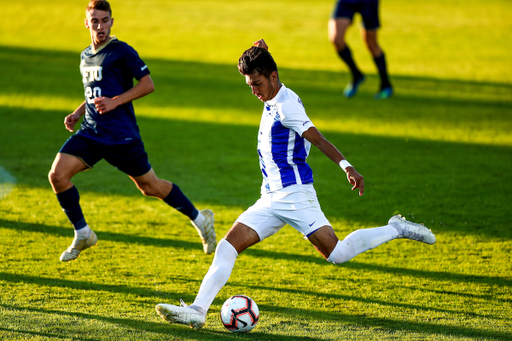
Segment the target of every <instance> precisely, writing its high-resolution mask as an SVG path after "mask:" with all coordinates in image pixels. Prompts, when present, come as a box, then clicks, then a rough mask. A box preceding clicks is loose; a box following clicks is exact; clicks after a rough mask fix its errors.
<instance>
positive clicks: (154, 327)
mask: <svg viewBox="0 0 512 341" xmlns="http://www.w3.org/2000/svg"><path fill="white" fill-rule="evenodd" d="M0 307H1V308H3V309H6V310H15V311H19V312H22V313H27V315H28V316H30V315H31V314H34V313H39V314H45V315H59V316H63V317H73V318H79V319H86V320H96V321H100V322H104V323H111V324H116V325H122V326H125V327H127V328H130V329H135V330H139V331H141V332H151V333H157V334H162V339H169V337H183V338H185V339H187V338H191V337H192V338H193V339H194V340H219V338H222V339H223V340H239V339H240V336H239V335H237V334H234V333H231V332H229V331H227V330H226V331H225V332H217V331H210V330H208V327H205V328H203V329H201V330H199V331H194V330H191V329H189V328H188V327H186V326H180V325H172V326H171V325H169V324H168V323H166V322H163V321H161V322H147V321H141V320H134V319H124V318H115V317H107V316H102V315H95V314H87V313H80V312H65V311H60V310H51V309H42V308H33V307H18V306H11V305H7V304H1V303H0ZM155 316H156V313H155ZM156 318H158V319H160V317H158V316H157V317H156ZM156 318H155V319H156ZM27 320H28V323H30V319H27ZM37 323H38V322H37ZM19 324H23V323H21V321H18V325H19ZM64 326H65V325H64ZM35 327H37V329H41V326H40V325H36V326H35ZM0 330H4V331H7V332H12V333H15V334H22V335H23V334H28V335H37V336H45V337H55V338H66V339H69V333H68V332H67V331H64V332H63V333H62V334H55V333H45V332H34V331H24V330H20V329H19V327H16V328H12V329H9V328H1V327H0ZM91 333H93V332H89V334H91ZM261 337H264V338H265V340H284V341H295V340H297V341H301V340H304V341H307V340H314V339H312V338H309V337H300V336H285V335H272V334H267V333H265V334H263V333H258V332H257V330H256V331H253V332H251V333H249V334H245V335H244V339H247V340H258V339H260V338H261ZM80 339H83V340H90V341H92V340H97V339H95V338H94V337H80Z"/></svg>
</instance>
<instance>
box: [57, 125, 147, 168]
mask: <svg viewBox="0 0 512 341" xmlns="http://www.w3.org/2000/svg"><path fill="white" fill-rule="evenodd" d="M59 153H63V154H69V155H73V156H76V157H77V158H79V159H80V160H82V161H83V162H84V163H85V165H86V166H87V168H92V167H93V166H94V165H95V164H96V163H97V162H98V161H100V160H101V159H105V160H106V161H107V162H108V163H110V164H111V165H112V166H115V167H117V168H118V169H119V170H120V171H122V172H124V173H126V174H128V175H130V176H133V177H137V176H142V175H144V174H146V173H147V172H149V171H150V170H151V165H150V164H149V160H148V154H147V153H146V151H145V150H144V144H143V143H142V141H141V140H138V141H133V142H130V143H127V144H104V143H99V142H97V141H94V140H91V139H89V138H87V137H84V136H81V135H78V134H75V135H72V136H71V137H70V138H69V139H68V140H67V141H66V142H65V143H64V145H63V146H62V148H61V149H60V150H59Z"/></svg>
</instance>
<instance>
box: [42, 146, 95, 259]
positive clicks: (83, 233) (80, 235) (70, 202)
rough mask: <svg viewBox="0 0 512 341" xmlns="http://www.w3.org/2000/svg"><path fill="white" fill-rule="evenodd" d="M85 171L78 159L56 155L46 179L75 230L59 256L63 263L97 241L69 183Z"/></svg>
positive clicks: (78, 197) (85, 167) (60, 154)
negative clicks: (68, 243)
mask: <svg viewBox="0 0 512 341" xmlns="http://www.w3.org/2000/svg"><path fill="white" fill-rule="evenodd" d="M85 169H87V166H86V165H85V164H84V162H83V161H82V160H80V159H79V158H77V157H75V156H72V155H68V154H63V153H58V154H57V156H56V157H55V160H54V162H53V165H52V168H51V170H50V173H49V174H48V179H49V181H50V184H51V185H52V188H53V191H54V192H55V194H56V195H57V199H58V200H59V203H60V205H61V207H62V210H63V211H64V212H65V213H66V215H67V216H68V218H69V220H70V222H71V223H72V224H73V227H74V229H75V237H74V238H73V241H72V242H71V245H70V246H69V247H68V248H67V249H66V250H65V251H64V252H63V253H62V254H61V256H60V260H61V261H64V262H68V261H71V260H75V259H77V258H78V257H79V256H80V252H81V251H83V250H85V249H88V248H90V247H92V246H94V245H96V243H97V241H98V238H97V237H96V234H95V233H94V231H92V230H91V229H90V227H89V226H88V225H87V223H86V222H85V219H84V217H83V214H82V209H81V208H80V204H79V200H80V196H79V194H78V190H77V189H76V187H75V186H74V185H73V183H72V182H71V178H72V177H73V176H74V175H75V174H77V173H78V172H81V171H83V170H85Z"/></svg>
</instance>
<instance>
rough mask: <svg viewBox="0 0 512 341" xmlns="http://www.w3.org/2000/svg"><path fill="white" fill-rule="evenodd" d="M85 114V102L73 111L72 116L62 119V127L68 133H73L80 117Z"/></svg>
mask: <svg viewBox="0 0 512 341" xmlns="http://www.w3.org/2000/svg"><path fill="white" fill-rule="evenodd" d="M84 114H85V101H84V102H83V103H82V104H80V105H79V106H78V108H76V110H75V111H73V113H72V114H69V115H68V116H66V117H65V118H64V126H65V127H66V129H67V130H69V131H70V132H73V130H74V128H75V124H76V123H77V122H78V121H79V120H80V117H82V116H83V115H84Z"/></svg>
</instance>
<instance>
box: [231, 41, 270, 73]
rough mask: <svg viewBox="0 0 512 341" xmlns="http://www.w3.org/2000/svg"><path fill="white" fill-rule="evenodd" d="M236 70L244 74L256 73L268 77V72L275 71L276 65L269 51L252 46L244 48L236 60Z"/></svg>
mask: <svg viewBox="0 0 512 341" xmlns="http://www.w3.org/2000/svg"><path fill="white" fill-rule="evenodd" d="M238 71H239V72H240V73H241V74H242V75H244V76H245V75H250V74H253V73H257V74H260V75H263V76H265V77H266V78H270V74H271V73H272V72H274V71H277V65H276V62H275V61H274V58H272V55H271V54H270V52H268V51H267V50H266V49H264V48H261V47H256V46H253V47H251V48H250V49H248V50H245V52H244V53H243V54H242V56H241V57H240V59H239V60H238Z"/></svg>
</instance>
